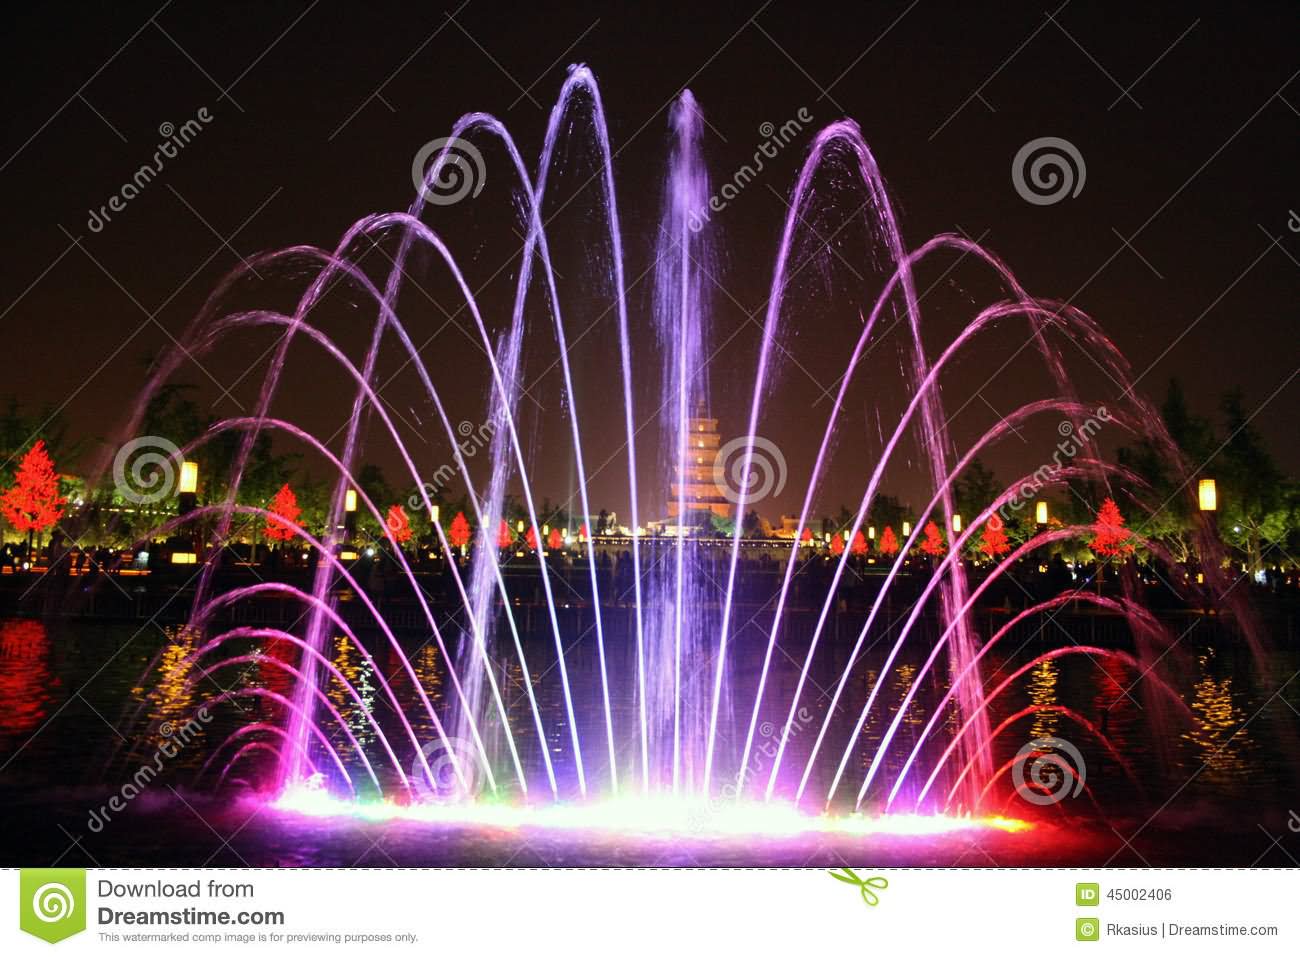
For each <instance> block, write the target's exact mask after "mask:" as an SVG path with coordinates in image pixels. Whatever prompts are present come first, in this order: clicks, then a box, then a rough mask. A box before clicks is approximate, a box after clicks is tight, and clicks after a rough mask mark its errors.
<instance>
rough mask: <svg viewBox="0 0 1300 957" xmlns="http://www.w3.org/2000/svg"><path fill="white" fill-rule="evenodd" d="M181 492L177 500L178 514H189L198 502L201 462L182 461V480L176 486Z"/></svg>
mask: <svg viewBox="0 0 1300 957" xmlns="http://www.w3.org/2000/svg"><path fill="white" fill-rule="evenodd" d="M176 491H177V492H178V493H179V494H178V496H177V502H176V514H178V515H188V514H189V513H190V512H192V511H194V507H195V506H196V505H197V504H198V492H199V463H198V462H182V463H181V480H180V482H179V483H178V484H177V486H176Z"/></svg>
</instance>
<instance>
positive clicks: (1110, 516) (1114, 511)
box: [1088, 498, 1133, 558]
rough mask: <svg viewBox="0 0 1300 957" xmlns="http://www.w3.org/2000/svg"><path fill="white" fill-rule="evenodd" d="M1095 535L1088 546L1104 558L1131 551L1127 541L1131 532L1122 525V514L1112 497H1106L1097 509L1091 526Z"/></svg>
mask: <svg viewBox="0 0 1300 957" xmlns="http://www.w3.org/2000/svg"><path fill="white" fill-rule="evenodd" d="M1093 527H1094V531H1095V533H1096V534H1095V535H1094V537H1093V539H1092V541H1090V542H1089V543H1088V547H1089V548H1091V549H1092V550H1093V552H1094V553H1096V554H1097V555H1099V556H1101V557H1104V558H1116V557H1119V556H1121V555H1128V554H1130V553H1132V551H1133V543H1132V542H1131V541H1129V539H1130V538H1131V537H1132V535H1133V533H1132V532H1130V531H1129V530H1128V529H1127V528H1125V527H1124V516H1123V515H1121V514H1120V512H1119V506H1118V505H1116V504H1115V500H1114V499H1113V498H1107V499H1106V500H1105V501H1104V502H1102V503H1101V508H1100V509H1098V510H1097V521H1096V524H1095V525H1094V526H1093Z"/></svg>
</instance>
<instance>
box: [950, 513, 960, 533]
mask: <svg viewBox="0 0 1300 957" xmlns="http://www.w3.org/2000/svg"><path fill="white" fill-rule="evenodd" d="M952 530H953V531H954V532H960V531H961V516H960V515H958V514H957V513H956V512H953V514H952Z"/></svg>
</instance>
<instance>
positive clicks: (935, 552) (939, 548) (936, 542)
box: [921, 522, 948, 558]
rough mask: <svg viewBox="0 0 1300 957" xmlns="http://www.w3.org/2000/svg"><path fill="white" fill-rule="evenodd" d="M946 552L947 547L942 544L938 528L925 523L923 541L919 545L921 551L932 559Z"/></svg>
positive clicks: (931, 523) (930, 523) (932, 524)
mask: <svg viewBox="0 0 1300 957" xmlns="http://www.w3.org/2000/svg"><path fill="white" fill-rule="evenodd" d="M947 550H948V546H947V545H946V544H944V541H943V532H941V531H939V526H938V525H936V524H934V522H926V523H925V541H923V542H922V543H921V551H923V552H925V553H926V554H927V555H929V556H931V557H932V558H938V557H939V556H940V555H942V554H943V553H944V552H946V551H947Z"/></svg>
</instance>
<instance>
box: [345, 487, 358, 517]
mask: <svg viewBox="0 0 1300 957" xmlns="http://www.w3.org/2000/svg"><path fill="white" fill-rule="evenodd" d="M356 510H357V493H356V491H355V490H353V489H348V490H347V491H346V492H344V493H343V511H345V512H355V511H356Z"/></svg>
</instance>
